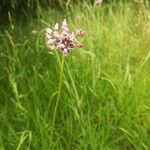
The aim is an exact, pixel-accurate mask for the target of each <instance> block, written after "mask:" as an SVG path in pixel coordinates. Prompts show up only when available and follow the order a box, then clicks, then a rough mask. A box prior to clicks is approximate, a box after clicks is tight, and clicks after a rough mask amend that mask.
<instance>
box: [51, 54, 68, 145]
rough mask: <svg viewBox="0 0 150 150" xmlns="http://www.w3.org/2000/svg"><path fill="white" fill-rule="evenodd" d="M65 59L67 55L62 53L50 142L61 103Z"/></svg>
mask: <svg viewBox="0 0 150 150" xmlns="http://www.w3.org/2000/svg"><path fill="white" fill-rule="evenodd" d="M64 61H65V56H64V55H63V54H62V61H61V68H60V77H59V87H58V95H57V99H56V105H55V109H54V115H53V120H52V131H51V136H50V142H52V140H53V131H54V124H55V119H56V113H57V107H58V103H59V100H60V96H61V87H62V81H63V70H64Z"/></svg>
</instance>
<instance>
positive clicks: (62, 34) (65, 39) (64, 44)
mask: <svg viewBox="0 0 150 150" xmlns="http://www.w3.org/2000/svg"><path fill="white" fill-rule="evenodd" d="M45 35H46V42H47V47H48V48H49V49H50V50H54V49H58V50H60V51H61V52H62V53H63V54H64V55H65V56H66V55H67V54H68V53H69V52H70V51H71V50H72V49H73V48H82V47H83V45H82V44H81V43H79V42H78V40H77V37H78V36H83V35H84V31H83V30H82V29H80V30H77V31H76V32H75V33H74V32H71V33H70V32H69V28H68V24H67V21H66V19H64V20H63V22H62V25H61V28H60V29H59V24H58V23H56V24H55V26H54V27H53V28H52V29H50V28H46V30H45Z"/></svg>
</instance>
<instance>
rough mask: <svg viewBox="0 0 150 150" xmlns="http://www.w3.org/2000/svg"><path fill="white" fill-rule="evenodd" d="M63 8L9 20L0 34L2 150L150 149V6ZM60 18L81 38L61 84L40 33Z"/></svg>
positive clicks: (57, 62)
mask: <svg viewBox="0 0 150 150" xmlns="http://www.w3.org/2000/svg"><path fill="white" fill-rule="evenodd" d="M66 9H68V10H67V11H64V12H59V11H57V10H40V9H39V11H38V18H32V17H27V18H26V19H24V18H22V19H20V20H18V21H14V20H13V18H12V19H11V16H10V24H9V26H8V27H7V28H6V27H4V28H2V29H1V31H0V150H149V149H150V140H149V139H150V7H149V6H148V5H141V4H138V3H137V4H135V3H134V4H131V3H126V4H123V3H118V4H115V3H111V4H104V5H103V6H97V7H93V6H90V5H87V4H86V3H83V4H82V6H79V5H78V6H74V7H68V8H66ZM63 18H66V19H67V21H68V24H69V26H70V28H71V29H73V30H74V29H76V28H83V29H84V30H85V31H86V34H85V36H84V37H83V38H82V40H81V41H82V43H84V48H83V49H81V50H74V51H72V52H71V53H69V55H68V56H67V57H65V62H64V70H63V78H62V82H60V80H59V78H60V76H61V71H60V70H61V53H54V54H49V53H48V49H47V47H46V44H45V37H44V32H43V30H44V29H45V28H46V27H48V26H52V25H54V24H55V23H56V22H57V21H58V22H59V23H60V22H61V21H62V20H63ZM32 30H36V31H38V34H37V35H32ZM60 85H61V88H60ZM58 95H60V97H59V98H58ZM57 104H58V105H57ZM56 105H57V106H56Z"/></svg>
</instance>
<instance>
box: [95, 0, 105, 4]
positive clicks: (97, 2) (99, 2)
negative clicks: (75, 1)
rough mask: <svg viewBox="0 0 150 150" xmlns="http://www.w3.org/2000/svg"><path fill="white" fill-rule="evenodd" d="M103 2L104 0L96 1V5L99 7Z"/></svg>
mask: <svg viewBox="0 0 150 150" xmlns="http://www.w3.org/2000/svg"><path fill="white" fill-rule="evenodd" d="M102 2H103V1H102V0H95V4H96V5H99V4H101V3H102Z"/></svg>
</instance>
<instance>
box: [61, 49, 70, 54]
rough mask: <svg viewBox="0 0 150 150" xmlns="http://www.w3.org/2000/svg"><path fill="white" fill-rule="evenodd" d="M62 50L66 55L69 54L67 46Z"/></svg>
mask: <svg viewBox="0 0 150 150" xmlns="http://www.w3.org/2000/svg"><path fill="white" fill-rule="evenodd" d="M62 52H63V54H64V55H65V56H67V55H68V52H69V51H68V49H67V48H65V49H64V50H63V51H62Z"/></svg>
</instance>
